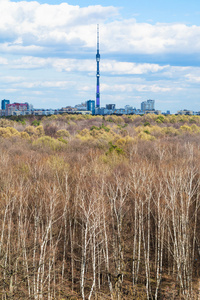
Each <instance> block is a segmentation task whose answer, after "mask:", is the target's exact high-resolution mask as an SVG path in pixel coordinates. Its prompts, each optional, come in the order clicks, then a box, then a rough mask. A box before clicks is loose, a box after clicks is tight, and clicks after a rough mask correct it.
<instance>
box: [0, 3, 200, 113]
mask: <svg viewBox="0 0 200 300" xmlns="http://www.w3.org/2000/svg"><path fill="white" fill-rule="evenodd" d="M0 11H1V13H2V14H1V19H0V95H1V99H4V98H5V99H10V100H11V101H12V102H14V101H15V102H17V101H18V102H30V103H32V104H33V105H34V107H36V108H39V107H40V108H41V107H43V108H50V107H51V108H60V107H64V106H67V105H72V106H73V105H75V104H78V103H81V102H84V101H86V100H88V99H95V92H96V91H95V85H96V78H95V75H96V62H95V55H96V25H97V23H99V26H100V53H101V62H100V73H101V78H100V82H101V105H102V106H105V104H108V103H116V104H117V107H123V106H124V105H127V104H128V105H132V106H133V107H136V108H139V107H140V103H141V102H142V101H144V100H147V99H154V100H155V103H156V109H160V110H162V111H166V110H171V112H176V111H177V110H179V109H191V110H194V111H199V110H200V105H199V104H200V101H199V98H200V87H199V85H200V2H199V3H198V1H196V0H195V1H194V0H191V1H186V0H182V1H179V0H174V1H171V0H168V1H158V0H152V1H147V0H140V1H139V0H135V1H128V0H124V1H119V0H116V1H111V0H106V1H100V2H99V1H95V0H94V1H92V0H91V1H83V0H82V1H68V2H63V1H54V0H49V1H43V0H42V1H39V2H37V1H34V2H33V1H23V2H21V1H9V0H0Z"/></svg>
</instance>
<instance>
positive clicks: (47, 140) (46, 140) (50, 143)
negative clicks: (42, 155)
mask: <svg viewBox="0 0 200 300" xmlns="http://www.w3.org/2000/svg"><path fill="white" fill-rule="evenodd" d="M33 145H34V146H41V147H44V148H45V147H47V148H50V149H51V150H53V151H59V150H61V149H62V145H63V143H62V142H60V141H58V140H56V139H54V138H51V137H50V136H43V137H40V138H38V139H37V140H36V141H34V142H33Z"/></svg>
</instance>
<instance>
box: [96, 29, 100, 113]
mask: <svg viewBox="0 0 200 300" xmlns="http://www.w3.org/2000/svg"><path fill="white" fill-rule="evenodd" d="M96 62H97V88H96V107H97V108H98V107H100V73H99V62H100V53H99V24H98V25H97V54H96Z"/></svg>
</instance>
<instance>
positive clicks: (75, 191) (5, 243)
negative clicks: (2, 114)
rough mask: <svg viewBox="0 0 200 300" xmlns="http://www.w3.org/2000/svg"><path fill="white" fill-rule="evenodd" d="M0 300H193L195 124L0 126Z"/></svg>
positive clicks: (96, 121)
mask: <svg viewBox="0 0 200 300" xmlns="http://www.w3.org/2000/svg"><path fill="white" fill-rule="evenodd" d="M0 170H1V172H0V299H2V300H8V299H27V300H28V299H30V300H46V299H47V300H55V299H58V300H65V299H71V300H75V299H83V300H86V299H88V300H90V299H95V300H97V299H98V300H101V299H111V300H120V299H138V300H139V299H141V300H142V299H147V300H148V299H151V300H153V299H155V300H158V299H163V300H164V299H170V300H172V299H179V300H180V299H183V300H184V299H188V300H191V299H192V300H193V299H194V300H195V299H196V300H199V299H200V277H199V274H200V117H199V116H180V115H179V116H175V115H170V116H163V115H144V116H136V115H132V116H105V117H103V116H82V115H67V114H64V115H57V116H50V117H34V116H32V117H26V118H25V117H11V118H1V119H0Z"/></svg>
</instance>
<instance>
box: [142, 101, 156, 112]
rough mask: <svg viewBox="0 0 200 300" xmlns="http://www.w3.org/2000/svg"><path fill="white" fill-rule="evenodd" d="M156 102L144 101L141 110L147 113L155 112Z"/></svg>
mask: <svg viewBox="0 0 200 300" xmlns="http://www.w3.org/2000/svg"><path fill="white" fill-rule="evenodd" d="M154 105H155V100H150V99H149V100H147V101H143V102H142V103H141V110H142V111H147V110H155V107H154Z"/></svg>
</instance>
